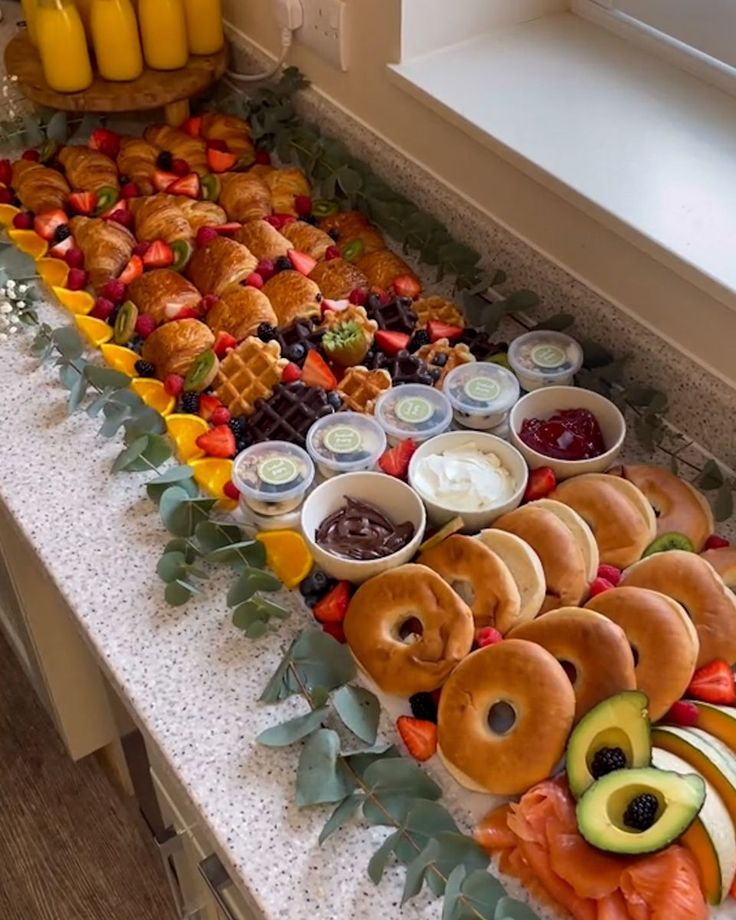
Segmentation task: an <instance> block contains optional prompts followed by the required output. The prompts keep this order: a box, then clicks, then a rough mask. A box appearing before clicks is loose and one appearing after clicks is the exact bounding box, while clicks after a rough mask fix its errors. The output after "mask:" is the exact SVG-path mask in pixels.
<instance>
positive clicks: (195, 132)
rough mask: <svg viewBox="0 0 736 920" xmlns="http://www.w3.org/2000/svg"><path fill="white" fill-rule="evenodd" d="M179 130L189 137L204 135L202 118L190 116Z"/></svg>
mask: <svg viewBox="0 0 736 920" xmlns="http://www.w3.org/2000/svg"><path fill="white" fill-rule="evenodd" d="M179 130H180V131H183V132H184V133H185V134H188V135H189V137H199V136H200V134H201V133H202V116H201V115H190V116H189V118H187V120H186V121H185V122H184V123H183V124H182V125H181V127H180V128H179Z"/></svg>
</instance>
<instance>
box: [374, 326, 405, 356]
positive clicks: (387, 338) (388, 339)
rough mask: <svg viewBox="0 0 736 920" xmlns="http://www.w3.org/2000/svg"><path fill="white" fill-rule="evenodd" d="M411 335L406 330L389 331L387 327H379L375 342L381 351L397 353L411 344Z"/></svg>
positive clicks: (388, 353) (390, 353)
mask: <svg viewBox="0 0 736 920" xmlns="http://www.w3.org/2000/svg"><path fill="white" fill-rule="evenodd" d="M409 339H410V336H409V335H407V333H406V332H389V331H387V330H385V329H379V330H378V332H376V338H375V342H376V345H377V346H378V347H379V348H380V349H381V351H384V352H386V354H387V355H397V354H398V353H399V352H400V351H403V350H404V349H405V348H406V346H407V345H408V344H409Z"/></svg>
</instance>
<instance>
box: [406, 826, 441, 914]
mask: <svg viewBox="0 0 736 920" xmlns="http://www.w3.org/2000/svg"><path fill="white" fill-rule="evenodd" d="M439 852H440V848H439V843H438V842H437V841H436V840H430V841H429V842H428V843H427V845H426V846H425V847H424V849H423V850H422V851H421V852H420V853H418V854H417V855H416V856H415V857H414V859H413V860H412V861H411V862H410V863H409V865H408V866H407V868H406V879H405V880H404V891H403V893H402V895H401V906H402V907H403V906H404V904H406V902H407V901H410V900H411V899H412V898H415V897H416V896H417V895H418V894H419V892H420V891H421V890H422V885H423V884H424V876H425V873H426V871H427V869H428V868H429V867H430V866H431V865H432V864H433V863H434V862H435V861H436V860H437V858H438V856H439Z"/></svg>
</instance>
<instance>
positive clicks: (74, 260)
mask: <svg viewBox="0 0 736 920" xmlns="http://www.w3.org/2000/svg"><path fill="white" fill-rule="evenodd" d="M64 260H65V261H66V264H67V265H68V266H69V268H84V253H83V252H82V250H81V249H78V248H77V247H76V246H72V248H71V249H69V250H68V251H67V253H66V255H65V256H64Z"/></svg>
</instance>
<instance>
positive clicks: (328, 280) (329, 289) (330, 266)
mask: <svg viewBox="0 0 736 920" xmlns="http://www.w3.org/2000/svg"><path fill="white" fill-rule="evenodd" d="M309 277H310V278H311V279H312V281H315V282H316V283H317V284H318V285H319V289H320V291H322V294H323V295H324V296H325V297H328V298H329V299H330V300H342V299H343V298H345V297H347V296H348V295H349V294H350V293H351V291H354V290H355V289H356V288H367V287H368V279H367V278H366V276H365V275H364V274H363V272H362V271H361V270H360V269H359V268H358V266H357V265H353V263H352V262H346V261H345V259H329V260H328V261H326V262H318V263H317V265H315V267H314V269H313V270H312V271H311V272H310V274H309Z"/></svg>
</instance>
